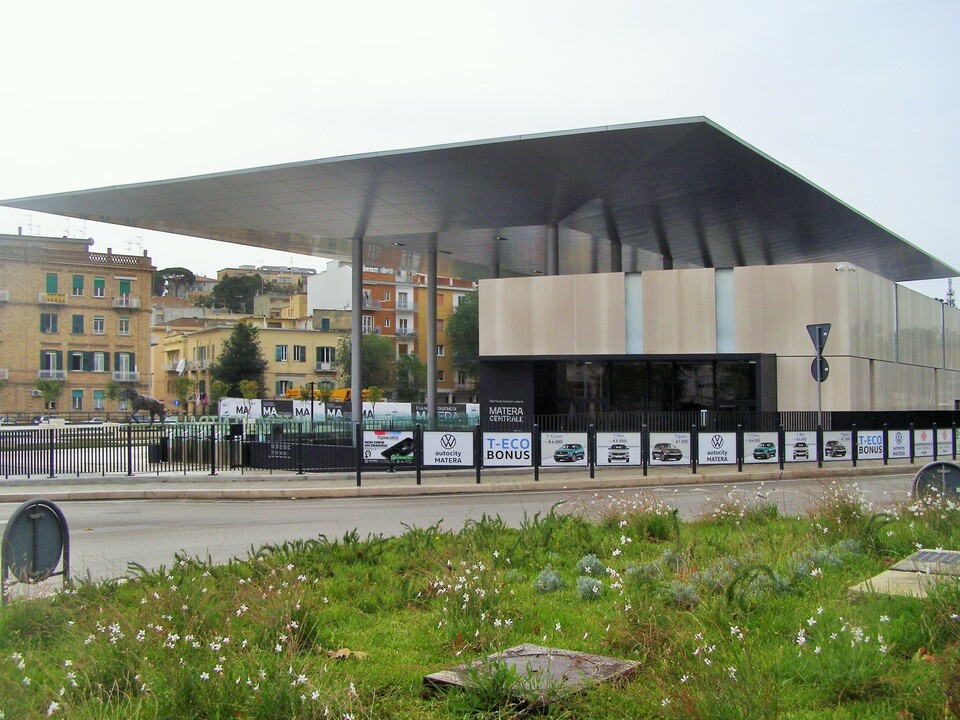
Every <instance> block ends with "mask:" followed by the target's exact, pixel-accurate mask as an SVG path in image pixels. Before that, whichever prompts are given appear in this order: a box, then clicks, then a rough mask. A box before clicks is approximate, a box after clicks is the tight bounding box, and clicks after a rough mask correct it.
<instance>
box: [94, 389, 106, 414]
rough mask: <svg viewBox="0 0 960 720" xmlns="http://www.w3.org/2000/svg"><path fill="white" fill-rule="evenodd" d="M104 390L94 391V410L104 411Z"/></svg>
mask: <svg viewBox="0 0 960 720" xmlns="http://www.w3.org/2000/svg"><path fill="white" fill-rule="evenodd" d="M103 396H104V392H103V390H94V391H93V409H94V410H103Z"/></svg>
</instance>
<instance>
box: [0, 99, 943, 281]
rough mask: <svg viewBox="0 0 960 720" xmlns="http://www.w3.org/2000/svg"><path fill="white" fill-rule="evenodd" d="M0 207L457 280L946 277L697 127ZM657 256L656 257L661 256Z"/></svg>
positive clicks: (614, 130)
mask: <svg viewBox="0 0 960 720" xmlns="http://www.w3.org/2000/svg"><path fill="white" fill-rule="evenodd" d="M0 204H2V205H7V206H10V207H16V208H22V209H25V210H33V211H37V212H45V213H52V214H55V215H65V216H68V217H75V218H81V219H85V220H93V221H98V222H106V223H113V224H118V225H126V226H130V227H138V228H144V229H148V230H158V231H163V232H170V233H178V234H182V235H190V236H196V237H202V238H210V239H213V240H221V241H225V242H232V243H241V244H244V245H251V246H257V247H265V248H271V249H275V250H281V251H285V252H296V253H304V254H307V255H315V256H320V257H327V258H333V259H342V260H349V259H350V258H351V239H352V238H358V237H362V238H363V240H364V259H365V262H366V263H367V264H368V265H370V266H378V267H390V268H395V269H401V270H403V269H406V270H416V271H421V272H422V271H424V270H425V269H426V267H427V264H426V255H427V252H428V251H429V249H430V247H431V245H432V244H433V243H434V242H435V243H436V248H437V250H438V251H439V257H438V271H439V273H440V274H442V275H456V276H461V277H465V278H474V279H477V278H483V277H493V276H501V277H503V276H510V275H530V274H535V273H540V272H544V271H545V270H546V262H547V254H548V249H547V238H548V236H549V234H550V231H549V230H548V229H549V228H550V227H551V226H557V227H558V235H559V267H560V272H561V273H563V274H571V273H589V272H598V271H600V272H603V271H608V270H609V269H611V268H615V267H616V265H615V264H614V263H612V262H611V258H612V256H613V254H614V253H618V252H619V253H620V256H621V258H622V269H623V270H625V271H637V270H646V269H656V268H660V267H665V266H666V267H674V268H684V267H721V268H722V267H737V266H744V265H773V264H786V263H798V262H821V261H825V262H841V261H846V262H851V263H853V264H855V265H857V266H859V267H862V268H864V269H865V270H869V271H871V272H874V273H876V274H878V275H881V276H883V277H886V278H888V279H890V280H894V281H908V280H926V279H932V278H941V277H950V276H956V275H958V273H957V271H956V270H954V269H953V268H951V267H948V266H947V265H945V264H944V263H942V262H940V261H939V260H937V259H936V258H934V257H932V256H931V255H929V254H927V253H925V252H923V251H922V250H920V249H918V248H916V247H915V246H913V245H911V244H910V243H908V242H907V241H906V240H904V239H903V238H901V237H899V236H897V235H895V234H894V233H891V232H890V231H888V230H886V229H885V228H883V227H881V226H880V225H878V224H876V223H875V222H873V221H872V220H870V219H869V218H867V217H865V216H864V215H862V214H861V213H859V212H857V211H856V210H854V209H853V208H851V207H850V206H848V205H846V204H845V203H843V202H841V201H840V200H838V199H837V198H835V197H833V196H831V195H830V194H828V193H826V192H824V191H823V190H822V189H820V188H818V187H817V186H815V185H813V184H812V183H810V182H808V181H807V180H805V179H804V178H802V177H801V176H799V175H798V174H797V173H795V172H793V171H792V170H790V169H789V168H787V167H785V166H783V165H781V164H780V163H778V162H776V161H775V160H773V159H771V158H770V157H768V156H766V155H764V154H763V153H761V152H759V151H758V150H756V149H755V148H753V147H751V146H750V145H748V144H746V143H744V142H743V141H742V140H740V139H738V138H736V137H735V136H733V135H732V134H731V133H729V132H727V131H726V130H724V129H723V128H721V127H720V126H718V125H716V124H715V123H713V122H712V121H710V120H708V119H706V118H702V117H701V118H683V119H677V120H666V121H658V122H650V123H640V124H632V125H622V126H615V127H603V128H591V129H585V130H574V131H568V132H559V133H549V134H542V135H530V136H518V137H511V138H501V139H495V140H484V141H477V142H470V143H463V144H454V145H442V146H436V147H428V148H419V149H412V150H399V151H391V152H378V153H371V154H365V155H353V156H348V157H340V158H330V159H325V160H310V161H304V162H297V163H289V164H283V165H275V166H270V167H261V168H251V169H247V170H238V171H232V172H225V173H217V174H211V175H201V176H196V177H189V178H181V179H172V180H161V181H158V182H147V183H137V184H131V185H121V186H115V187H106V188H98V189H92V190H82V191H77V192H67V193H59V194H54V195H41V196H36V197H27V198H17V199H12V200H3V201H0ZM665 259H666V260H665Z"/></svg>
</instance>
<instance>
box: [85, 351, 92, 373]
mask: <svg viewBox="0 0 960 720" xmlns="http://www.w3.org/2000/svg"><path fill="white" fill-rule="evenodd" d="M83 369H84V370H85V371H86V372H92V371H93V352H92V351H91V352H88V351H86V350H84V352H83Z"/></svg>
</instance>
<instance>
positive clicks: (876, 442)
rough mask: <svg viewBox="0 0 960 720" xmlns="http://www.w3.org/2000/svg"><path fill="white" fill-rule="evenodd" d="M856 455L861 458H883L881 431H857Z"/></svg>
mask: <svg viewBox="0 0 960 720" xmlns="http://www.w3.org/2000/svg"><path fill="white" fill-rule="evenodd" d="M857 457H858V458H860V459H861V460H883V432H881V431H880V430H860V431H859V432H858V433H857Z"/></svg>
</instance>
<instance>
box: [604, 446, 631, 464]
mask: <svg viewBox="0 0 960 720" xmlns="http://www.w3.org/2000/svg"><path fill="white" fill-rule="evenodd" d="M607 462H608V463H613V462H625V463H628V462H630V448H628V447H627V446H626V445H624V444H623V443H614V444H613V445H611V446H610V447H609V448H607Z"/></svg>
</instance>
